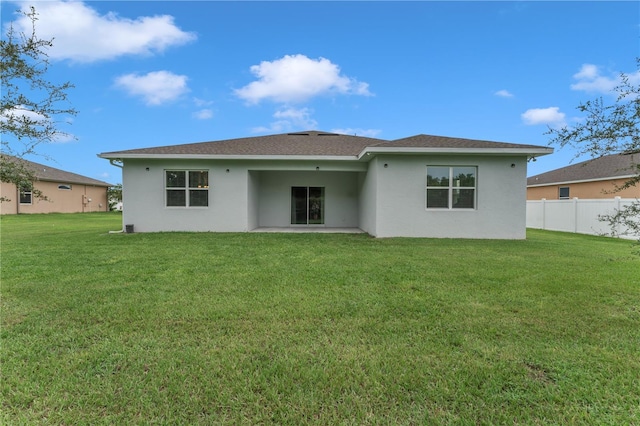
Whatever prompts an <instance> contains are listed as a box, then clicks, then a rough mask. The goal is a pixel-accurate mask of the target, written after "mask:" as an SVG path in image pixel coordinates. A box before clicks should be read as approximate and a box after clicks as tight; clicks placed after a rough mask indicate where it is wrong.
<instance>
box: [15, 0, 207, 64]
mask: <svg viewBox="0 0 640 426" xmlns="http://www.w3.org/2000/svg"><path fill="white" fill-rule="evenodd" d="M20 4H21V8H22V9H23V10H26V9H27V7H26V3H20ZM36 12H37V13H38V22H37V23H36V26H37V32H38V37H39V38H41V39H52V38H53V39H54V42H53V47H52V48H51V49H49V51H48V54H49V57H50V58H51V59H53V60H56V59H57V60H62V59H70V60H72V61H77V62H94V61H100V60H107V59H114V58H117V57H119V56H122V55H151V54H153V53H158V52H162V51H164V50H165V49H166V48H168V47H171V46H179V45H182V44H185V43H188V42H190V41H192V40H195V39H196V36H195V34H194V33H190V32H185V31H182V30H181V29H180V28H178V27H177V26H176V25H175V23H174V18H173V17H172V16H169V15H157V16H143V17H138V18H136V19H129V18H124V17H120V16H118V15H117V14H115V13H113V12H109V13H107V14H105V15H100V14H99V13H98V12H97V11H96V10H95V9H93V8H91V7H89V6H88V5H86V4H85V3H83V2H80V1H39V2H37V3H36ZM14 28H15V29H16V30H17V31H18V32H26V33H29V32H30V31H31V22H30V20H29V19H28V18H26V17H24V16H22V15H20V17H19V18H18V19H17V20H16V21H15V22H14Z"/></svg>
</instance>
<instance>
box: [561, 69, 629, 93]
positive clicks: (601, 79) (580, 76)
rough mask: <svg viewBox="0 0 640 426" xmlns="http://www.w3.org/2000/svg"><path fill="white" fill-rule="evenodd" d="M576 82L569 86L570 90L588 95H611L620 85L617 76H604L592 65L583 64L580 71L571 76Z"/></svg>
mask: <svg viewBox="0 0 640 426" xmlns="http://www.w3.org/2000/svg"><path fill="white" fill-rule="evenodd" d="M573 78H574V79H575V80H577V82H576V83H575V84H572V85H571V89H572V90H580V91H584V92H589V93H603V94H607V93H612V92H613V89H614V88H615V87H616V86H617V85H618V84H620V77H618V76H604V75H602V74H601V72H600V68H598V67H597V66H596V65H592V64H584V65H582V68H580V71H578V72H577V73H576V74H574V75H573Z"/></svg>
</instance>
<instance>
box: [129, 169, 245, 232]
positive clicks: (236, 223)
mask: <svg viewBox="0 0 640 426" xmlns="http://www.w3.org/2000/svg"><path fill="white" fill-rule="evenodd" d="M147 168H148V169H149V170H147ZM168 169H172V170H181V169H186V170H208V171H209V207H197V208H182V207H166V206H165V187H164V172H165V170H168ZM227 169H229V172H227ZM247 181H248V174H247V172H246V168H243V167H241V166H239V165H238V164H235V163H228V162H227V163H220V162H210V161H187V160H174V161H164V160H137V159H125V160H124V168H123V171H122V186H123V206H124V207H123V212H122V219H123V223H124V224H125V225H127V224H132V225H134V230H135V231H136V232H159V231H218V232H243V231H247V230H248V223H249V220H248V216H247V212H248V197H247V187H248V182H247Z"/></svg>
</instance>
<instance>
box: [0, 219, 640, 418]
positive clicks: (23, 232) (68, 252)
mask: <svg viewBox="0 0 640 426" xmlns="http://www.w3.org/2000/svg"><path fill="white" fill-rule="evenodd" d="M120 227H121V218H120V216H119V215H118V214H111V213H108V214H106V213H96V214H84V215H81V214H69V215H56V214H51V215H33V216H29V215H24V216H4V217H2V218H1V230H0V231H1V235H0V236H1V254H2V258H1V261H2V276H1V279H2V281H1V309H2V310H1V319H2V323H1V338H2V342H1V343H2V344H1V348H0V361H1V373H2V380H1V382H0V392H1V393H0V399H1V404H2V405H1V410H2V411H1V414H0V423H2V424H7V425H8V424H11V425H14V424H15V425H21V424H66V425H84V424H91V425H96V424H105V425H107V424H108V425H112V424H171V425H175V424H185V425H186V424H207V425H209V424H233V425H239V424H247V425H249V424H251V425H254V424H289V425H300V424H322V425H336V424H353V425H363V424H389V425H391V424H393V425H398V424H400V425H417V424H540V425H548V424H593V425H604V424H609V425H626V424H640V257H638V256H634V255H632V254H631V249H630V244H631V243H630V242H629V241H624V240H615V239H608V238H603V237H590V236H584V235H573V234H564V233H552V232H544V231H533V230H531V231H529V232H528V239H527V240H526V241H485V240H482V241H475V240H433V239H401V238H393V239H373V238H371V237H368V236H366V235H344V234H340V235H329V234H216V233H202V234H188V233H157V234H109V233H108V231H109V230H116V229H120Z"/></svg>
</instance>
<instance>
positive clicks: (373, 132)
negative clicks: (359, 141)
mask: <svg viewBox="0 0 640 426" xmlns="http://www.w3.org/2000/svg"><path fill="white" fill-rule="evenodd" d="M331 132H332V133H340V134H341V135H355V136H364V137H367V138H377V137H378V135H379V134H380V133H382V130H379V129H352V128H346V129H332V130H331Z"/></svg>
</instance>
